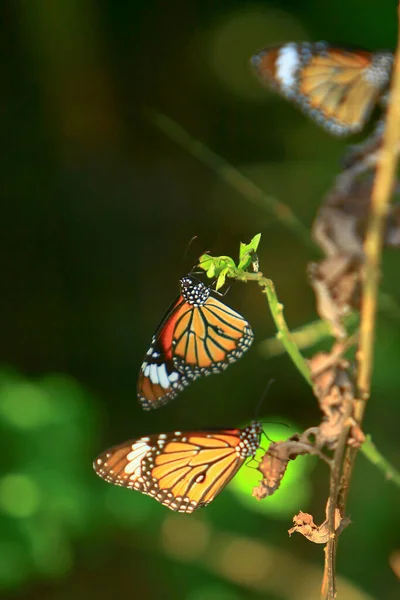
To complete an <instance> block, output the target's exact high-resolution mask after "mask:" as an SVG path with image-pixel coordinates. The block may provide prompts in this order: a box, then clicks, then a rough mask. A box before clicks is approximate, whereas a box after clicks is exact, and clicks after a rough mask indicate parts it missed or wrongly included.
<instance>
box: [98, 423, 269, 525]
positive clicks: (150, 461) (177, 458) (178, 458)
mask: <svg viewBox="0 0 400 600" xmlns="http://www.w3.org/2000/svg"><path fill="white" fill-rule="evenodd" d="M261 433H262V428H261V423H259V422H257V421H253V422H252V423H251V424H250V425H249V426H248V427H245V428H244V429H221V430H215V431H190V432H186V433H182V432H180V431H175V432H173V433H160V434H155V435H149V436H147V437H141V438H139V439H137V440H131V441H129V442H125V443H124V444H120V445H119V446H114V447H113V448H110V449H109V450H106V451H105V452H103V454H100V456H99V457H98V458H97V459H96V460H95V462H94V463H93V468H94V470H95V471H96V473H97V475H99V476H100V477H102V478H103V479H105V480H106V481H108V482H109V483H113V484H115V485H120V486H123V487H127V488H131V489H134V490H138V491H139V492H142V494H147V495H148V496H152V497H153V498H155V499H156V500H157V501H158V502H160V503H161V504H163V505H164V506H168V508H170V509H171V510H175V511H178V512H182V513H191V512H193V511H194V510H196V509H197V508H199V507H202V506H206V505H207V504H209V503H210V502H212V501H213V500H214V498H215V496H217V495H218V494H219V493H220V492H221V491H222V490H223V489H224V487H225V486H226V485H227V483H229V481H230V480H231V479H232V477H233V476H234V475H235V473H237V471H238V470H239V469H240V467H241V466H242V465H243V463H244V461H245V460H246V458H247V457H254V455H255V454H256V452H257V450H258V448H259V446H260V438H261Z"/></svg>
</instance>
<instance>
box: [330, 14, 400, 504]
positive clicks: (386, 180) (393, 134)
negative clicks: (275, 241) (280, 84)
mask: <svg viewBox="0 0 400 600" xmlns="http://www.w3.org/2000/svg"><path fill="white" fill-rule="evenodd" d="M397 11H398V21H399V20H400V3H399V4H398V9H397ZM399 137H400V24H399V27H398V41H397V50H396V54H395V59H394V67H393V74H392V85H391V90H390V102H389V105H388V109H387V116H386V124H385V131H384V135H383V142H382V148H381V150H380V156H379V160H378V163H377V170H376V176H375V182H374V188H373V191H372V197H371V208H370V214H369V219H368V223H367V231H366V236H365V244H364V253H365V267H364V277H363V290H362V305H361V322H360V345H359V350H358V353H357V358H358V373H357V387H358V398H359V399H358V401H356V402H355V406H354V418H355V420H356V421H357V423H358V424H359V425H360V424H361V422H362V419H363V416H364V412H365V408H366V404H367V401H368V399H369V396H370V388H371V376H372V365H373V351H374V339H375V324H376V311H377V297H378V292H379V281H380V264H381V257H382V245H383V236H384V230H385V223H386V217H387V213H388V209H389V204H390V201H391V197H392V193H393V188H394V183H395V175H396V166H397V160H398V155H397V151H396V147H397V144H398V141H399ZM356 455H357V450H356V449H355V448H348V450H347V451H346V456H345V462H344V468H343V476H342V485H341V489H342V492H341V498H340V507H341V509H342V511H344V508H345V505H346V501H347V495H348V490H349V485H350V479H351V474H352V470H353V466H354V462H355V458H356ZM380 464H381V465H382V463H380Z"/></svg>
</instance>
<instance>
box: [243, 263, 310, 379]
mask: <svg viewBox="0 0 400 600" xmlns="http://www.w3.org/2000/svg"><path fill="white" fill-rule="evenodd" d="M237 279H239V280H242V281H257V283H258V284H259V285H260V286H261V287H262V288H263V292H264V293H265V295H266V296H267V300H268V305H269V308H270V311H271V315H272V318H273V320H274V322H275V325H276V328H277V330H278V333H277V338H278V339H279V340H280V341H281V342H282V344H283V345H284V347H285V350H286V352H287V353H288V354H289V356H290V358H291V359H292V361H293V362H294V364H295V365H296V367H297V369H298V370H299V371H300V373H301V374H302V375H303V377H304V379H305V380H306V381H307V383H309V384H310V385H311V386H312V380H311V372H310V367H309V366H308V364H307V361H306V359H305V358H304V356H303V355H302V353H301V352H300V350H299V349H298V347H297V345H296V344H295V342H294V340H293V337H292V334H291V332H290V329H289V327H288V326H287V323H286V320H285V317H284V314H283V304H281V303H280V302H279V300H278V296H277V295H276V291H275V286H274V283H273V281H271V279H268V278H267V277H264V275H263V274H262V273H261V272H260V271H259V272H258V273H247V272H242V273H240V274H239V275H238V276H237Z"/></svg>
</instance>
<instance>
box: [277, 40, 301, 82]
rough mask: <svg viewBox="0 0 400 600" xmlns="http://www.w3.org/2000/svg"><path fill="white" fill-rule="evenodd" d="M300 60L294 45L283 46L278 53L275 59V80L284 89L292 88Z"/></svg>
mask: <svg viewBox="0 0 400 600" xmlns="http://www.w3.org/2000/svg"><path fill="white" fill-rule="evenodd" d="M299 65H300V59H299V53H298V50H297V47H296V44H285V46H282V48H281V49H280V50H279V52H278V56H277V59H276V78H277V80H278V81H279V83H280V84H281V86H282V87H283V88H285V89H290V88H292V87H293V86H294V85H295V83H296V71H297V69H298V68H299Z"/></svg>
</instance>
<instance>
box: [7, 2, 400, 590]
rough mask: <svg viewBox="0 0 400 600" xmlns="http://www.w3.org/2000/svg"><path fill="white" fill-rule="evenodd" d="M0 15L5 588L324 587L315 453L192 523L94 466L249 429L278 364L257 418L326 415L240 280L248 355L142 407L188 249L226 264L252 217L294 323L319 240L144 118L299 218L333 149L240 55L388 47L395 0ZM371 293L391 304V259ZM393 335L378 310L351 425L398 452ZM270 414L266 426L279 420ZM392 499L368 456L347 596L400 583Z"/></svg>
mask: <svg viewBox="0 0 400 600" xmlns="http://www.w3.org/2000/svg"><path fill="white" fill-rule="evenodd" d="M0 16H1V18H0V28H1V35H0V40H1V41H0V44H1V53H2V60H1V63H0V65H1V81H2V93H1V96H0V123H1V129H2V135H1V139H2V160H1V188H2V193H1V196H2V200H3V203H2V211H1V220H0V229H1V240H2V241H1V246H0V260H1V278H2V284H1V294H0V312H1V322H2V327H1V338H2V344H1V353H2V354H1V360H2V363H3V368H2V371H1V374H0V436H1V441H2V442H3V444H2V461H1V465H2V466H1V470H0V517H1V530H0V591H1V592H2V594H3V595H4V597H9V598H15V599H21V600H22V599H26V600H36V599H38V600H39V599H40V600H66V599H69V598H74V600H81V599H82V600H88V599H92V598H93V599H94V598H96V599H102V598H109V597H113V598H115V599H120V598H126V597H128V598H139V597H144V598H146V599H149V600H152V599H154V600H158V599H161V598H163V599H164V598H168V599H169V598H173V599H179V600H181V599H182V600H244V599H250V600H251V599H256V598H259V597H262V598H266V599H268V600H292V599H300V600H301V599H305V600H308V599H311V598H318V597H319V591H318V590H319V586H320V582H321V576H322V564H323V550H322V547H319V546H316V545H313V544H311V543H309V542H308V541H306V540H305V539H304V538H301V537H300V536H296V535H295V536H293V537H292V538H290V539H289V538H288V535H287V529H288V528H289V527H291V525H292V516H293V515H294V514H295V513H296V512H297V511H298V510H304V511H308V512H311V513H312V514H313V515H314V516H315V519H316V521H317V522H321V521H322V520H323V519H324V507H325V501H326V497H327V490H328V473H327V469H326V467H325V466H323V465H319V464H317V463H316V462H315V461H314V460H313V459H305V458H303V459H302V458H300V459H298V460H297V461H296V462H295V463H294V464H292V465H291V466H290V467H291V469H290V471H289V474H288V476H287V478H286V480H285V485H284V486H283V488H282V490H281V491H279V492H278V493H277V494H276V495H275V497H273V498H272V499H270V500H266V501H264V502H263V503H257V501H256V500H255V499H253V498H251V497H250V495H249V494H250V492H249V491H245V490H247V489H248V488H250V489H251V483H249V482H254V481H257V473H256V471H254V470H251V469H243V471H242V472H241V473H240V475H238V477H237V479H236V480H235V481H234V482H233V483H232V484H231V485H230V486H229V487H228V488H227V489H226V490H225V491H224V492H223V493H222V494H221V495H220V496H219V497H218V498H217V499H216V500H215V502H214V503H213V504H212V505H211V506H209V507H207V508H206V509H205V510H201V511H199V512H198V513H195V514H194V515H192V516H187V515H176V514H174V513H172V512H171V511H169V510H168V509H166V508H165V507H162V506H160V505H158V503H156V502H154V501H153V500H152V499H150V498H148V497H145V496H142V495H141V494H138V493H134V492H130V491H128V490H124V489H120V488H117V487H113V486H110V485H107V484H106V483H105V482H103V481H101V480H100V479H98V478H97V477H96V476H95V474H94V472H93V471H92V460H93V458H94V457H95V456H96V455H97V454H98V453H99V452H100V451H102V450H104V449H105V448H106V447H107V446H110V445H113V444H116V443H119V442H122V441H123V440H125V439H129V438H133V437H137V436H140V435H145V434H148V433H152V432H157V431H169V430H174V429H178V428H179V429H192V428H202V427H205V426H219V425H221V426H236V425H242V424H245V423H247V422H248V421H249V420H251V419H252V418H253V416H254V411H255V406H256V404H257V402H258V400H259V398H260V397H261V395H262V393H263V391H264V389H265V386H266V384H267V382H268V380H269V378H271V377H274V378H275V379H276V383H275V384H274V386H273V387H272V388H271V389H270V391H269V394H268V397H267V400H266V402H265V403H264V406H263V417H264V418H265V419H268V420H271V421H285V422H287V423H290V424H291V425H292V426H293V428H294V430H300V429H303V428H305V427H308V426H311V425H314V424H316V423H317V422H318V420H319V412H318V409H317V405H316V401H315V399H314V397H313V396H312V393H311V390H310V389H309V388H308V386H307V384H306V383H305V382H304V381H303V379H302V377H301V376H300V374H299V373H298V372H297V371H296V370H295V368H294V366H293V365H292V363H291V362H290V360H289V359H288V357H287V356H284V355H282V356H278V357H275V358H272V359H270V360H267V359H266V357H265V355H264V354H263V353H262V352H261V347H260V346H259V344H260V343H261V342H262V341H263V340H264V339H266V338H268V337H270V336H272V335H273V334H274V327H273V325H272V322H271V318H270V316H269V312H268V309H267V306H266V304H265V300H264V298H263V297H262V296H261V294H260V293H259V291H258V289H257V287H256V286H252V285H247V286H245V285H240V284H237V285H235V286H234V287H233V288H232V290H231V292H230V293H229V297H228V298H227V301H228V303H229V304H231V305H232V306H233V307H234V308H236V309H237V310H239V311H241V312H243V314H245V315H246V317H247V318H248V319H249V320H250V322H251V324H252V326H253V329H254V331H255V334H256V341H255V343H254V345H253V347H252V349H251V350H250V351H249V352H248V353H247V354H246V355H245V356H244V357H243V359H242V360H241V361H239V362H238V363H237V364H236V365H234V366H232V367H231V368H230V369H229V370H228V371H227V372H226V373H225V374H224V375H223V376H218V377H210V378H206V379H204V380H203V381H198V382H196V383H195V384H194V385H193V386H191V387H190V388H189V389H187V390H186V391H185V392H184V393H182V395H180V396H179V397H178V398H177V399H176V400H175V401H174V402H172V403H171V404H170V405H168V406H167V407H165V408H163V409H161V410H159V411H156V412H154V413H151V414H147V413H144V412H142V411H141V409H140V408H139V405H138V403H137V401H136V398H135V387H136V378H137V374H138V369H139V366H140V364H141V361H142V357H143V354H144V353H145V351H146V350H147V347H148V343H149V341H150V339H151V336H152V334H153V331H154V329H155V327H156V326H157V324H158V321H159V319H160V318H161V316H162V315H163V313H164V310H165V309H166V307H167V306H168V304H169V302H170V301H171V300H172V298H173V297H174V295H175V294H176V292H177V288H178V279H179V277H180V276H181V275H182V274H184V273H185V272H187V271H188V270H189V269H190V267H191V266H192V264H193V263H194V262H195V260H196V257H197V256H198V255H200V254H201V253H202V252H203V251H205V250H210V251H211V253H212V254H214V255H218V254H231V255H233V256H236V255H237V251H238V245H239V241H240V240H243V241H249V240H250V238H251V237H252V236H253V235H254V234H255V233H257V232H258V231H261V232H262V241H261V246H260V251H259V256H260V262H261V269H262V270H263V271H264V272H265V273H266V274H267V275H268V276H269V277H271V278H272V279H273V280H274V282H275V285H276V288H277V291H278V294H279V297H280V299H281V301H282V302H284V304H285V311H286V316H287V320H288V323H289V325H290V327H291V328H295V327H299V326H301V325H303V324H305V323H307V322H310V321H312V320H314V319H316V312H315V304H314V298H313V294H312V292H311V290H310V287H309V285H308V283H307V278H306V275H305V267H306V263H307V261H309V260H312V259H315V258H316V257H315V255H313V254H312V251H310V249H309V248H307V247H306V246H305V245H304V244H303V243H302V242H301V241H299V240H298V239H296V238H295V237H294V236H293V234H292V233H291V232H289V231H287V230H285V229H284V228H283V227H282V225H281V224H280V223H279V222H278V221H276V220H275V219H274V218H273V217H272V216H271V215H270V214H269V213H268V212H267V211H265V210H262V209H261V208H255V207H254V206H252V205H251V204H249V203H248V202H247V201H246V200H245V199H244V198H243V197H241V196H240V195H239V194H238V193H236V192H234V191H233V190H232V189H230V188H229V187H227V185H226V184H224V183H223V182H221V181H220V180H218V178H217V177H216V176H215V174H214V173H212V172H211V171H210V170H208V169H207V168H206V167H205V166H203V165H201V164H200V163H199V162H198V161H197V160H196V159H195V158H194V157H192V156H190V155H189V154H188V153H186V152H185V151H184V150H182V149H180V148H179V147H178V146H176V145H175V144H174V143H173V142H172V141H170V140H169V139H167V138H166V137H165V136H164V135H163V134H162V133H161V132H160V131H159V130H157V129H156V128H155V127H154V126H153V125H152V124H150V123H149V122H148V121H147V120H146V118H145V116H144V109H145V108H153V109H156V110H158V111H160V112H161V113H164V114H166V115H168V116H170V117H171V118H173V119H174V120H175V121H177V122H178V123H180V124H181V125H182V126H183V127H185V129H187V130H188V131H190V132H191V133H192V134H193V135H194V136H196V137H198V138H200V139H201V140H203V141H204V142H205V143H206V144H207V145H208V146H210V147H211V148H213V149H214V150H215V151H217V152H218V153H219V154H220V155H222V156H224V157H225V158H226V159H227V160H228V161H230V162H231V163H233V164H234V165H235V166H237V167H238V168H239V169H240V170H241V171H242V172H244V173H246V174H247V175H248V176H249V177H251V178H252V179H253V180H254V181H256V182H257V183H258V184H259V185H260V186H261V187H262V188H263V189H264V190H265V191H266V192H267V193H269V194H272V195H275V196H276V197H277V198H278V199H279V200H281V201H283V202H285V203H287V204H288V205H289V206H290V207H291V208H292V210H293V211H294V212H295V213H296V214H297V216H298V217H299V218H300V219H301V220H302V221H303V223H304V224H305V225H306V226H307V227H310V226H311V223H312V220H313V218H314V215H315V213H316V210H317V208H318V206H319V204H320V202H321V199H322V198H323V195H324V193H325V192H326V191H327V190H328V188H329V186H330V185H331V184H332V182H333V180H334V177H335V175H336V174H337V172H338V168H339V167H338V165H339V160H340V157H341V155H342V153H343V152H344V151H345V148H346V143H347V142H346V141H344V140H337V139H334V138H331V137H329V135H328V134H327V133H325V132H324V131H323V130H321V129H319V128H318V127H317V126H316V125H314V124H313V123H311V122H310V121H309V120H308V119H306V118H305V117H304V116H303V115H301V114H300V113H299V112H298V111H297V110H296V109H295V108H293V107H292V106H290V105H289V104H287V103H286V102H285V101H284V100H282V99H281V98H279V97H278V96H275V95H273V94H269V93H268V92H267V91H266V90H265V89H263V88H262V87H261V86H260V85H259V84H258V82H257V81H255V79H254V78H253V75H252V73H251V72H250V69H249V66H248V59H249V56H250V55H251V54H252V53H254V51H256V50H257V49H259V48H261V47H263V46H265V45H268V44H273V43H276V42H284V41H288V40H303V39H304V40H319V39H326V40H328V41H330V42H335V43H339V44H344V45H351V46H356V47H357V46H361V47H365V48H368V49H371V50H376V49H381V48H389V49H393V48H394V45H395V39H396V2H395V1H394V0H390V1H389V0H386V1H384V0H381V1H380V2H376V0H335V1H333V0H325V1H324V2H316V1H315V0H284V1H280V2H278V1H277V0H276V1H274V2H272V1H263V2H261V1H260V2H256V1H254V2H246V1H244V0H241V1H240V0H237V1H234V0H219V2H215V1H214V2H211V1H208V0H197V1H195V0H169V1H168V2H166V1H161V0H158V1H157V0H146V1H145V2H140V1H138V0H136V1H134V0H126V1H122V2H114V1H112V0H108V1H105V0H97V1H95V0H65V1H64V2H56V1H54V0H42V1H35V0H31V1H29V2H27V1H25V2H23V1H18V0H13V1H3V2H2V3H1V7H0ZM356 139H357V138H356ZM356 139H355V140H354V139H353V140H352V141H356ZM359 139H361V137H360V138H359ZM194 235H197V236H198V240H197V241H196V242H195V243H194V245H193V246H192V247H191V249H190V251H189V255H188V256H187V257H186V258H184V251H185V248H186V246H187V243H188V241H189V240H190V238H191V237H192V236H194ZM383 285H384V289H385V291H386V292H388V293H390V294H391V295H392V296H393V297H394V298H395V299H397V301H398V303H399V304H400V281H399V278H398V256H397V253H396V252H395V251H390V252H388V253H387V254H386V256H385V273H384V282H383ZM392 312H393V311H392ZM399 327H400V319H399V317H398V312H397V313H396V311H394V312H393V314H381V315H380V318H379V332H378V340H377V352H376V364H375V376H374V390H373V397H372V400H371V403H370V406H369V407H368V411H367V416H366V421H365V429H366V431H368V432H369V433H371V434H372V436H373V439H374V441H375V443H376V444H377V445H378V447H379V448H380V449H381V451H382V452H383V453H384V454H385V455H386V456H387V457H388V459H390V460H391V461H393V462H395V463H396V461H397V464H398V458H399V446H398V423H399V414H400V413H399V398H398V388H399V381H398V365H399V361H400V334H399ZM266 428H267V431H268V432H269V434H270V435H271V436H272V437H274V436H275V439H276V438H277V436H278V433H277V432H276V426H273V425H267V426H266ZM283 435H288V432H287V430H286V431H284V432H283ZM398 509H399V494H398V490H396V488H395V487H394V486H393V485H392V484H390V483H387V482H385V481H384V479H383V477H382V475H381V474H380V473H379V472H378V471H377V470H376V469H375V468H374V467H373V466H372V465H371V464H369V463H368V462H367V461H366V460H365V458H364V457H363V456H360V457H359V459H358V461H357V468H356V472H355V474H354V479H353V483H352V489H351V496H350V502H349V507H348V511H349V515H350V516H351V518H352V521H353V524H352V526H351V527H349V528H348V529H347V530H346V531H345V533H344V535H343V536H342V537H341V540H340V546H339V561H338V571H339V576H340V579H339V592H340V595H339V597H340V598H341V599H348V600H358V599H360V600H361V599H363V600H365V599H370V598H377V599H379V600H381V599H388V600H391V599H394V598H398V597H399V585H398V580H397V579H396V577H395V575H394V572H393V570H392V568H391V566H390V565H391V564H392V565H395V564H397V565H398V562H399V561H400V559H399V550H400V536H399V533H400V527H399V519H398V513H399V511H398ZM396 561H397V562H396ZM397 569H398V566H397Z"/></svg>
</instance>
